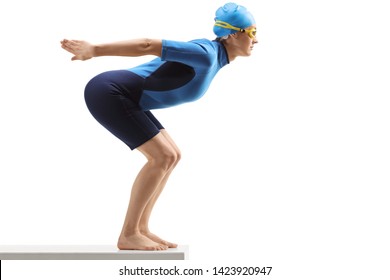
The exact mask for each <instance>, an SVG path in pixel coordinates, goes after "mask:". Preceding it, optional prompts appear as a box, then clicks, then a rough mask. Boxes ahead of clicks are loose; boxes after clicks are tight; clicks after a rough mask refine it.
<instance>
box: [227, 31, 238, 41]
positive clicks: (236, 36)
mask: <svg viewBox="0 0 390 280" xmlns="http://www.w3.org/2000/svg"><path fill="white" fill-rule="evenodd" d="M230 36H231V37H232V38H234V39H237V38H238V32H236V33H233V34H229V37H230Z"/></svg>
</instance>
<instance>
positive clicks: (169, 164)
mask: <svg viewBox="0 0 390 280" xmlns="http://www.w3.org/2000/svg"><path fill="white" fill-rule="evenodd" d="M180 158H181V154H180V153H178V152H176V151H169V152H168V151H165V152H163V153H161V154H160V155H159V156H158V157H155V158H153V159H152V160H151V161H152V162H154V163H155V164H156V165H158V166H159V167H160V168H162V169H164V170H165V171H169V170H171V169H173V168H175V166H176V165H177V163H178V162H179V160H180Z"/></svg>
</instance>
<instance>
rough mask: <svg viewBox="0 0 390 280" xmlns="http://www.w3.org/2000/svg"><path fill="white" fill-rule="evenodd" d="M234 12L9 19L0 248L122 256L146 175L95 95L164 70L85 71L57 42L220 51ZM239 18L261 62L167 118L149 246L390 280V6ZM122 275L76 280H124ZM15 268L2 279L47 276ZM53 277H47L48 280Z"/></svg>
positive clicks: (144, 9) (2, 19)
mask: <svg viewBox="0 0 390 280" xmlns="http://www.w3.org/2000/svg"><path fill="white" fill-rule="evenodd" d="M224 3H225V2H224V1H212V0H207V1H205V0H197V1H193V2H190V1H179V2H177V0H175V1H171V0H166V1H125V0H112V1H96V0H94V1H79V0H77V1H76V0H68V1H61V2H59V1H42V0H36V1H27V0H20V1H2V2H1V4H0V25H1V45H0V50H1V63H0V71H1V72H0V78H1V102H0V128H1V138H0V141H1V145H0V167H1V176H0V244H1V245H7V244H73V245H74V244H115V243H116V240H117V237H118V234H119V232H120V229H121V226H122V222H123V219H124V214H125V211H126V208H127V203H128V199H129V193H130V188H131V184H132V181H133V179H134V177H135V175H136V174H137V172H138V170H139V169H140V168H141V166H142V165H143V163H144V159H143V158H142V156H141V155H140V154H139V153H138V152H136V151H134V152H131V151H130V150H129V149H128V148H127V147H126V146H125V145H124V144H122V143H121V142H120V141H118V140H117V139H115V138H114V137H113V136H112V135H111V134H110V133H108V132H107V131H105V130H104V128H103V127H101V126H100V125H99V124H98V123H97V122H96V121H95V120H94V119H93V117H92V116H91V115H90V114H89V112H88V110H87V108H86V106H85V104H84V98H83V90H84V86H85V84H86V83H87V82H88V80H89V79H90V78H92V77H93V76H94V75H96V74H98V73H100V72H102V71H106V70H111V69H123V68H130V67H132V66H136V65H138V64H139V63H141V62H145V61H148V60H149V59H151V58H152V57H141V58H123V57H121V58H117V57H103V58H96V59H92V60H89V61H85V62H79V61H78V62H71V61H70V58H71V55H70V54H68V53H66V52H65V51H64V50H62V49H61V48H60V43H59V42H60V40H61V39H63V38H68V39H83V40H87V41H90V42H92V43H101V42H110V41H116V40H123V39H130V38H138V37H145V36H147V37H153V38H165V39H173V40H190V39H194V38H199V37H201V38H203V37H205V38H209V39H213V38H214V35H213V33H212V25H213V18H214V12H215V10H216V9H217V8H218V7H219V6H221V5H223V4H224ZM239 3H240V4H242V5H244V6H247V7H248V8H249V10H250V11H252V13H253V15H254V16H255V18H256V19H257V25H258V39H259V44H257V45H256V48H255V49H254V51H253V54H252V56H251V57H249V58H238V59H236V60H235V61H234V62H232V63H231V64H230V65H228V66H227V67H225V68H223V69H222V70H221V72H220V73H219V74H218V75H217V77H216V78H215V80H214V82H213V83H212V85H211V87H210V89H209V91H208V92H207V94H206V95H205V96H204V97H203V98H202V99H201V100H199V101H197V102H195V103H191V104H186V105H182V106H179V107H174V108H171V109H167V110H159V111H155V115H156V116H157V117H158V118H159V119H160V121H161V122H162V123H163V124H164V125H165V126H166V128H167V130H168V131H169V132H170V134H171V135H172V137H173V138H174V139H175V141H176V142H177V144H178V145H179V147H180V148H181V150H182V153H183V159H182V161H181V163H180V165H179V166H178V167H177V169H176V171H175V173H174V174H173V175H172V178H171V180H170V182H169V183H168V186H167V188H166V190H165V192H164V193H163V195H162V197H161V199H160V201H159V202H158V205H157V206H156V210H155V213H154V215H153V219H152V221H151V228H152V230H154V231H155V232H156V233H157V234H158V235H160V236H161V237H163V238H166V239H168V240H170V241H173V242H177V243H179V244H187V245H189V246H190V259H191V261H190V262H194V263H198V264H203V265H206V264H213V265H217V264H218V265H227V264H229V265H234V264H236V265H238V264H242V265H261V266H263V265H268V266H274V274H273V277H272V279H317V280H318V279H369V278H371V279H388V277H389V275H390V272H389V271H388V270H387V268H388V263H389V254H388V252H389V249H390V248H389V238H388V236H390V230H389V227H388V221H389V213H390V206H389V203H388V201H389V195H388V194H387V190H388V188H389V186H390V178H389V168H390V160H389V158H390V148H389V143H390V132H389V124H390V111H389V105H390V97H389V94H390V83H389V75H390V66H389V65H390V55H389V50H390V30H389V29H390V28H389V27H390V18H389V16H388V15H389V12H390V9H389V7H388V6H387V5H388V4H387V1H379V0H370V1H348V0H337V1H336V0H328V1H309V0H307V1H304V0H296V1H287V0H275V1H258V0H247V1H241V2H239ZM70 264H71V263H67V264H66V266H67V267H68V269H69V267H70V268H71V267H72V266H71V265H70ZM87 264H88V263H83V264H79V263H78V264H74V267H77V268H78V269H79V268H80V267H82V266H83V265H85V266H86V265H87ZM122 264H123V263H122ZM122 264H115V265H114V266H113V264H112V263H106V264H105V263H103V264H102V263H99V264H96V263H92V264H90V266H91V267H94V268H95V269H98V270H97V271H98V272H96V273H95V274H93V273H92V272H91V271H89V270H88V272H86V271H82V270H81V271H80V272H79V273H80V274H81V275H84V274H85V275H92V276H94V279H107V277H106V276H107V275H109V276H110V277H111V278H112V279H116V278H115V276H116V274H114V272H115V271H116V268H117V267H120V266H122ZM179 264H180V263H179ZM9 265H10V267H11V268H10V270H9V271H8V272H9V273H8V274H7V277H9V278H5V279H22V277H23V275H24V276H26V275H31V274H29V273H33V272H34V271H35V270H34V271H33V270H28V269H25V270H18V271H19V272H15V271H16V267H17V266H18V265H19V263H17V264H15V262H10V263H9ZM23 265H24V266H27V267H28V266H29V265H30V266H33V265H32V264H30V263H29V262H26V263H24V264H23ZM36 265H38V264H37V263H34V267H40V266H36ZM56 265H59V268H58V269H60V270H61V269H63V268H64V267H63V266H61V263H50V268H49V267H46V268H45V269H44V270H42V271H39V269H38V271H39V272H37V271H35V276H36V277H37V278H38V275H39V277H41V278H40V279H52V276H53V273H55V272H56V271H57V270H56V269H57V267H56ZM160 265H161V264H160ZM41 266H42V267H43V266H45V264H41ZM112 266H113V267H114V268H112ZM12 268H15V270H12ZM50 269H51V270H50ZM99 269H100V270H104V269H107V271H105V273H106V274H107V275H105V273H102V272H101V271H100V270H99ZM62 271H63V273H65V272H64V270H62ZM57 272H58V271H57ZM23 273H24V274H23ZM37 273H38V274H37ZM67 273H68V274H67V277H65V276H64V277H63V279H69V277H68V276H69V275H72V274H74V275H76V271H75V270H67ZM83 273H84V274H83ZM89 273H92V274H89ZM115 273H116V272H115ZM60 276H61V275H58V277H59V278H57V279H62V278H61V277H60ZM34 279H36V278H34ZM269 279H271V278H269Z"/></svg>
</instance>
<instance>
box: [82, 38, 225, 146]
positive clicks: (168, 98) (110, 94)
mask: <svg viewBox="0 0 390 280" xmlns="http://www.w3.org/2000/svg"><path fill="white" fill-rule="evenodd" d="M228 63H229V60H228V56H227V52H226V49H225V47H224V46H223V44H221V43H220V42H217V41H210V40H207V39H198V40H193V41H190V42H177V41H169V40H163V41H162V53H161V58H160V57H158V58H156V59H153V60H152V61H150V62H147V63H144V64H141V65H139V66H137V67H134V68H131V69H127V70H114V71H108V72H104V73H102V74H99V75H97V76H96V77H94V78H93V79H92V80H91V81H90V82H89V83H88V84H87V86H86V88H85V101H86V104H87V106H88V109H89V110H90V112H91V114H92V115H93V116H94V117H95V119H96V120H97V121H98V122H99V123H100V124H102V125H103V126H104V127H105V128H107V129H108V130H109V131H110V132H111V133H113V134H114V135H115V136H117V137H118V138H119V139H121V140H122V141H123V142H124V143H125V144H127V145H128V146H129V147H130V148H131V149H135V148H137V147H138V146H140V145H142V144H143V143H145V142H147V141H148V140H149V139H151V138H152V137H154V136H155V135H156V134H157V133H158V132H159V131H160V129H163V126H162V125H161V124H160V122H159V121H158V120H157V119H156V118H155V117H154V116H153V115H152V113H151V112H150V110H152V109H162V108H168V107H172V106H176V105H179V104H182V103H186V102H192V101H195V100H197V99H199V98H200V97H202V96H203V95H204V94H205V92H206V90H207V89H208V87H209V85H210V83H211V81H212V79H213V78H214V77H215V75H216V74H217V72H218V71H219V70H220V69H221V68H222V67H223V66H225V65H226V64H228Z"/></svg>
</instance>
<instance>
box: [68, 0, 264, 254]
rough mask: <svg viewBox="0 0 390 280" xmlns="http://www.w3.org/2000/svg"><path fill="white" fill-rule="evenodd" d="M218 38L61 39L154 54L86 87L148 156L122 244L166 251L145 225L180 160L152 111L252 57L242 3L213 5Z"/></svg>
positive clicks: (97, 114)
mask: <svg viewBox="0 0 390 280" xmlns="http://www.w3.org/2000/svg"><path fill="white" fill-rule="evenodd" d="M213 30H214V33H215V34H216V35H217V39H216V40H213V41H211V40H207V39H197V40H192V41H189V42H178V41H171V40H160V39H134V40H129V41H121V42H114V43H109V44H99V45H94V44H90V43H89V42H86V41H79V40H67V39H64V40H62V41H61V46H62V48H63V49H65V50H66V51H68V52H70V53H72V54H73V55H74V56H73V57H72V60H87V59H90V58H93V57H98V56H143V55H155V56H157V58H155V59H153V60H152V61H150V62H147V63H145V64H142V65H139V66H137V67H134V68H131V69H127V70H116V71H108V72H104V73H102V74H99V75H97V76H96V77H94V78H93V79H91V81H89V83H88V84H87V85H86V88H85V101H86V104H87V107H88V109H89V111H90V112H91V114H92V115H93V116H94V118H95V119H96V120H97V121H98V122H99V123H100V124H101V125H103V126H104V127H105V128H106V129H107V130H109V131H110V132H111V133H112V134H114V135H115V136H116V137H118V138H119V139H120V140H122V141H123V142H124V143H125V144H126V145H128V146H129V148H130V149H131V150H133V149H137V150H138V151H140V152H141V153H142V154H143V155H144V156H145V157H146V159H147V163H146V164H145V165H144V167H143V168H142V169H141V171H140V172H139V174H138V175H137V177H136V179H135V181H134V184H133V187H132V191H131V197H130V202H129V206H128V210H127V214H126V217H125V221H124V224H123V228H122V232H121V234H120V236H119V240H118V243H117V246H118V248H119V249H123V250H166V249H167V248H175V247H177V244H174V243H171V242H167V241H165V240H163V239H161V238H160V237H158V236H157V235H155V234H153V233H151V232H150V231H149V228H148V223H149V218H150V215H151V213H152V210H153V207H154V205H155V203H156V201H157V199H158V197H159V196H160V194H161V192H162V190H163V189H164V186H165V184H166V183H167V181H168V178H169V176H170V174H171V172H172V171H173V169H174V168H175V166H176V164H177V163H178V161H179V159H180V150H179V148H178V147H177V146H176V144H175V142H174V141H173V140H172V138H171V137H170V136H169V134H168V132H167V131H166V130H165V129H164V127H163V126H162V125H161V124H160V122H159V121H158V120H157V119H156V118H155V117H154V116H153V115H152V113H151V112H150V110H152V109H160V108H167V107H171V106H175V105H179V104H182V103H184V102H190V101H194V100H196V99H198V98H200V97H201V96H202V95H203V94H204V93H205V92H206V90H207V88H208V87H209V85H210V83H211V81H212V79H213V78H214V76H215V75H216V74H217V72H218V71H219V70H220V69H221V68H222V67H223V66H225V65H226V64H228V63H229V62H231V61H233V60H234V59H235V58H236V57H238V56H249V55H250V54H251V51H252V49H253V46H254V44H256V43H257V39H256V25H255V20H254V18H253V16H252V15H251V13H250V12H249V11H248V10H247V9H246V8H245V7H243V6H241V5H237V4H235V3H227V4H225V5H224V6H222V7H220V8H219V9H218V10H217V11H216V17H215V25H214V29H213Z"/></svg>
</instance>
